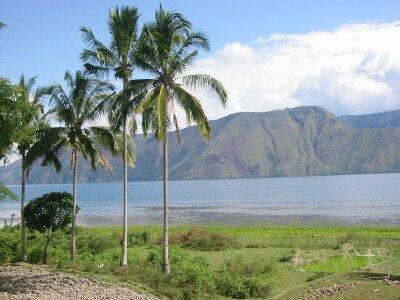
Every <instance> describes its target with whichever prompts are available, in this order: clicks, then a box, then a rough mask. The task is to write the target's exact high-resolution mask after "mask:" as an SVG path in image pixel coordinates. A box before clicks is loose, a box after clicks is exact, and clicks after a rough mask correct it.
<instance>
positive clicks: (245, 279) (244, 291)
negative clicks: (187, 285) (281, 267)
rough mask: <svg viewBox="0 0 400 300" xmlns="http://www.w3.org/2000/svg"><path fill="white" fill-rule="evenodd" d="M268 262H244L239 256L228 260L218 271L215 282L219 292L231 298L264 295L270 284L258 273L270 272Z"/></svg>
mask: <svg viewBox="0 0 400 300" xmlns="http://www.w3.org/2000/svg"><path fill="white" fill-rule="evenodd" d="M272 270H273V267H272V265H271V264H270V263H268V262H259V261H254V262H244V261H243V259H242V258H241V257H239V258H237V259H234V260H231V261H228V262H227V263H226V264H225V265H224V266H222V267H221V268H220V270H219V272H218V276H217V280H216V284H217V290H218V292H219V293H220V294H222V295H225V296H229V297H232V298H241V299H243V298H249V297H265V296H267V295H268V294H269V292H270V286H269V285H268V284H267V283H265V282H264V280H263V279H261V278H260V275H266V274H269V273H271V272H272Z"/></svg>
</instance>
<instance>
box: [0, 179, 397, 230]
mask: <svg viewBox="0 0 400 300" xmlns="http://www.w3.org/2000/svg"><path fill="white" fill-rule="evenodd" d="M9 187H10V188H11V189H12V190H13V191H14V192H16V193H17V194H19V190H20V187H19V186H9ZM71 189H72V186H71V185H70V184H45V185H28V186H27V188H26V192H27V198H28V199H32V198H34V197H37V196H40V195H42V194H43V193H46V192H51V191H68V192H71ZM128 196H129V222H130V223H131V224H161V221H162V206H161V205H162V183H161V182H157V181H154V182H130V183H129V194H128ZM78 206H79V207H80V208H81V209H80V211H79V222H80V223H81V224H86V225H118V224H120V223H121V215H122V183H119V182H117V183H91V184H79V185H78ZM18 211H19V204H18V203H17V202H10V201H6V202H2V203H0V219H5V218H7V219H9V218H10V215H11V214H12V213H15V214H16V215H17V216H18V215H19V212H18ZM170 218H171V223H172V224H179V223H208V222H218V223H226V224H257V223H279V224H288V223H289V224H321V223H327V224H391V225H400V174H374V175H343V176H314V177H281V178H259V179H227V180H195V181H171V182H170Z"/></svg>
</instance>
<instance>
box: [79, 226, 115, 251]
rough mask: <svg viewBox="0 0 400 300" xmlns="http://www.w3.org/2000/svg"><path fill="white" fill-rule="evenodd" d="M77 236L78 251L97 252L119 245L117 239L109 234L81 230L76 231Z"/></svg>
mask: <svg viewBox="0 0 400 300" xmlns="http://www.w3.org/2000/svg"><path fill="white" fill-rule="evenodd" d="M77 237H78V238H77V249H79V250H80V252H90V253H92V254H98V253H101V252H104V251H106V250H110V249H114V248H118V247H119V243H118V240H117V239H115V238H114V237H112V236H111V235H104V234H101V233H94V232H85V231H83V230H82V232H78V234H77Z"/></svg>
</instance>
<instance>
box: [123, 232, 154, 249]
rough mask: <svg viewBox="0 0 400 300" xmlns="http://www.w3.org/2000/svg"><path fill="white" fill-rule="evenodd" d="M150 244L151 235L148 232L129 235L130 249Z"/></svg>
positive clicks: (130, 233)
mask: <svg viewBox="0 0 400 300" xmlns="http://www.w3.org/2000/svg"><path fill="white" fill-rule="evenodd" d="M150 242H151V233H150V232H148V231H141V232H129V233H128V247H133V246H143V245H148V244H149V243H150Z"/></svg>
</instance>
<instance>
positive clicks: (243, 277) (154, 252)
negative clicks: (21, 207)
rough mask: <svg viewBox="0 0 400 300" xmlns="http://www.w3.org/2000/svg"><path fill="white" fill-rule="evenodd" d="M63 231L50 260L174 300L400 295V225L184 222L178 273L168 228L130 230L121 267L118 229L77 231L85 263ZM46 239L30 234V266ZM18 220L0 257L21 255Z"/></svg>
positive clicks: (175, 239) (0, 239) (3, 237)
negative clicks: (165, 267)
mask: <svg viewBox="0 0 400 300" xmlns="http://www.w3.org/2000/svg"><path fill="white" fill-rule="evenodd" d="M67 234H68V233H64V232H58V233H56V235H55V237H54V241H53V244H52V247H51V254H50V265H51V266H52V267H54V268H58V269H62V270H65V271H68V272H77V273H81V274H84V275H87V276H96V277H100V278H102V279H104V280H107V281H112V282H123V283H124V284H127V285H129V286H132V287H134V288H135V289H137V290H145V291H147V292H150V293H152V294H154V295H157V296H158V297H160V298H172V299H204V298H206V299H226V298H252V299H253V298H266V299H319V298H324V297H329V298H331V299H363V300H365V299H400V284H399V282H398V281H399V280H400V228H395V227H332V226H315V227H301V226H267V225H265V226H263V225H259V226H248V227H247V226H237V227H236V226H235V227H230V226H219V225H207V226H201V227H196V228H195V227H191V226H178V227H174V228H172V230H171V244H172V245H171V263H172V274H171V276H170V277H165V276H164V275H163V274H162V273H161V272H160V270H161V258H162V257H161V249H160V242H161V228H160V227H156V226H135V227H132V228H130V233H129V264H130V265H129V266H128V267H126V268H122V269H121V268H119V267H118V263H119V255H120V248H119V243H120V238H121V230H120V228H116V227H89V228H83V227H82V228H79V230H78V244H77V245H78V251H79V257H78V261H77V263H76V264H75V265H74V266H71V265H70V263H69V252H68V250H69V239H68V235H67ZM43 244H44V242H43V238H42V237H41V235H40V234H38V233H35V232H32V233H29V235H28V245H29V247H28V253H29V261H30V262H31V263H40V260H41V254H42V251H43ZM18 253H19V230H18V227H14V228H3V229H1V230H0V262H1V263H11V262H14V261H17V260H18V257H17V254H18Z"/></svg>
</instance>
